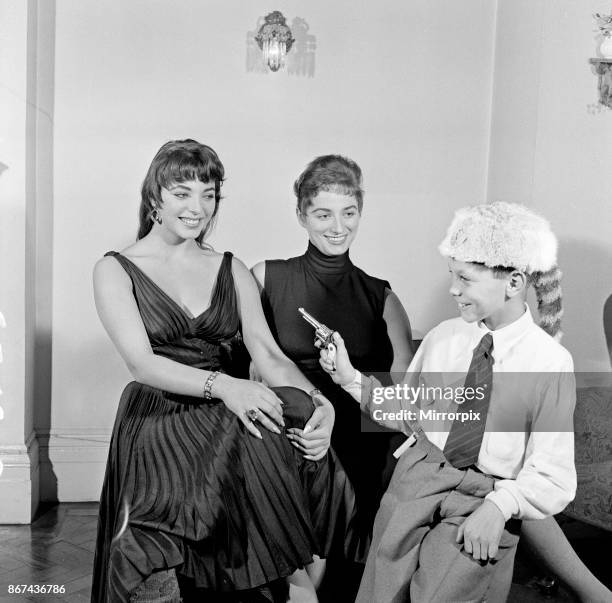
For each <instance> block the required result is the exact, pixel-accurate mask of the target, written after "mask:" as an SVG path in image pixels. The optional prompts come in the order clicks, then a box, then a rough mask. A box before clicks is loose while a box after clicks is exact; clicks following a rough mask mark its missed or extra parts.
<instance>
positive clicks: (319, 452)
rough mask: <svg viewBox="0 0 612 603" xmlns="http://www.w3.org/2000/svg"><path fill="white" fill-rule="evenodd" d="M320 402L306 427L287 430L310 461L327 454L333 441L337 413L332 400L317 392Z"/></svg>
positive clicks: (294, 442)
mask: <svg viewBox="0 0 612 603" xmlns="http://www.w3.org/2000/svg"><path fill="white" fill-rule="evenodd" d="M316 402H317V403H318V404H319V405H318V406H317V407H316V408H315V410H314V412H313V413H312V415H311V417H310V419H308V422H307V423H306V425H305V426H304V429H297V428H292V429H288V430H287V438H289V440H290V441H291V443H292V444H293V446H295V448H297V449H298V450H299V451H300V452H301V453H302V454H303V455H304V458H305V459H307V460H309V461H319V460H321V459H322V458H323V457H324V456H325V455H326V454H327V451H328V449H329V445H330V442H331V434H332V430H333V428H334V421H335V418H336V414H335V412H334V407H333V406H332V404H331V402H329V400H327V398H325V397H324V396H322V395H321V394H317V400H316Z"/></svg>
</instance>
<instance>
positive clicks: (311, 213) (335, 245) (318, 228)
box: [298, 191, 361, 255]
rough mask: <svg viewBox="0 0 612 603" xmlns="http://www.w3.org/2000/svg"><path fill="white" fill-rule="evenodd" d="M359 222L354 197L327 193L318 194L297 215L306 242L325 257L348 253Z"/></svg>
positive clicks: (359, 216)
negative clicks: (305, 232)
mask: <svg viewBox="0 0 612 603" xmlns="http://www.w3.org/2000/svg"><path fill="white" fill-rule="evenodd" d="M360 218H361V215H360V213H359V209H358V207H357V201H356V199H355V197H353V196H351V195H344V194H339V193H334V192H331V191H321V192H319V193H318V194H317V195H316V197H314V198H313V199H312V202H311V203H310V205H309V206H308V207H307V208H306V211H305V212H304V213H298V219H299V221H300V224H301V225H302V226H303V227H304V228H305V229H306V230H307V231H308V238H309V239H310V242H311V243H312V244H313V245H314V246H315V247H316V248H317V249H318V250H319V251H320V252H321V253H324V254H325V255H341V254H343V253H345V252H346V251H348V249H349V247H350V246H351V243H352V242H353V239H354V238H355V235H356V234H357V229H358V228H359V220H360Z"/></svg>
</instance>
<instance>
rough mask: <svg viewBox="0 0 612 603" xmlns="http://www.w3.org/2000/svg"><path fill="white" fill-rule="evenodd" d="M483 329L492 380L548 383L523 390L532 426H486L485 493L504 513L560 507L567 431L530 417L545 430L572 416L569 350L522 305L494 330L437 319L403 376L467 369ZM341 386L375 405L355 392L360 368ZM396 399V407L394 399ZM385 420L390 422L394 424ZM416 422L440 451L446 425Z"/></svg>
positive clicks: (524, 515) (568, 451) (565, 488)
mask: <svg viewBox="0 0 612 603" xmlns="http://www.w3.org/2000/svg"><path fill="white" fill-rule="evenodd" d="M487 332H490V333H491V335H492V337H493V358H494V360H495V363H494V365H493V373H494V379H495V373H503V372H507V373H553V375H552V376H551V379H550V382H549V387H546V388H543V390H540V391H538V392H537V393H535V392H534V397H531V396H529V401H530V403H533V402H537V404H538V407H537V409H535V411H534V413H533V416H534V417H535V420H534V422H535V429H534V422H532V430H531V433H523V432H516V431H515V432H501V431H485V433H484V436H483V442H482V445H481V448H480V453H479V456H478V462H477V463H476V464H477V466H478V468H479V469H480V470H481V471H483V472H484V473H488V474H491V475H496V476H499V477H501V478H503V479H500V480H499V481H497V482H496V484H495V490H494V491H493V492H491V493H490V494H488V495H487V497H486V498H487V499H488V500H490V501H491V502H493V503H495V504H496V505H497V507H498V508H499V509H500V510H501V512H502V514H503V515H504V518H505V519H506V520H507V519H509V518H510V517H517V518H521V519H542V518H544V517H548V516H550V515H554V514H556V513H559V512H560V511H562V510H563V509H564V508H565V506H566V505H567V504H568V503H569V502H570V501H571V500H572V499H573V498H574V495H575V493H576V470H575V466H574V433H573V431H569V430H566V431H538V430H537V422H538V421H539V422H540V425H543V426H544V428H547V429H550V425H554V424H555V421H556V420H558V419H559V417H561V418H563V417H566V418H568V419H569V421H571V417H573V413H574V406H575V402H576V386H575V379H574V375H573V370H574V367H573V361H572V357H571V355H570V353H569V352H568V351H567V350H566V349H565V348H564V347H563V346H561V345H560V344H559V343H557V342H556V341H555V340H554V339H553V338H552V337H550V336H549V335H548V334H546V333H545V332H544V331H543V330H542V329H541V328H540V327H538V326H537V325H536V324H535V323H534V321H533V318H532V316H531V312H530V311H529V308H528V307H526V311H525V313H524V314H523V315H522V316H521V317H520V318H519V319H518V320H516V321H514V322H513V323H511V324H509V325H507V326H505V327H503V328H501V329H497V330H495V331H489V330H488V329H487V328H486V326H485V325H484V324H482V323H467V322H465V321H464V320H463V319H461V318H456V319H451V320H447V321H444V322H442V323H440V324H439V325H438V326H437V327H435V328H434V329H432V330H431V331H430V332H429V333H428V334H427V336H426V337H425V339H424V340H423V342H422V343H421V346H420V347H419V350H418V351H417V353H416V354H415V356H414V358H413V360H412V362H411V363H410V366H409V367H408V372H407V374H406V375H407V378H408V379H409V380H411V381H414V378H415V376H416V377H418V376H419V375H420V374H421V373H449V372H451V373H466V372H467V370H468V368H469V365H470V362H471V360H472V351H473V349H474V348H475V347H476V345H477V344H478V342H479V341H480V339H481V338H482V337H483V335H485V333H487ZM527 381H528V382H530V383H532V384H533V383H535V381H532V382H531V381H529V379H527ZM505 383H508V380H507V381H506V382H505ZM364 385H365V384H364ZM344 389H345V390H346V391H347V392H348V393H350V394H351V395H352V396H353V398H355V399H356V400H358V401H359V402H360V403H361V405H362V407H363V408H364V410H366V411H367V412H370V414H371V413H372V411H373V410H374V409H375V408H377V407H375V406H374V405H373V403H372V396H363V397H362V379H361V375H360V373H357V376H356V379H355V381H353V382H352V383H350V384H348V385H346V386H345V387H344ZM522 393H523V395H524V394H525V392H522ZM535 397H537V400H534V398H535ZM496 398H498V402H499V393H498V395H497V396H496V388H495V382H494V386H493V390H492V394H491V404H490V406H489V408H490V410H491V409H492V408H495V400H496ZM397 404H398V408H397V409H398V410H400V407H401V403H400V402H399V401H398V402H397ZM404 407H405V405H404ZM387 408H388V407H387ZM436 408H437V407H436ZM498 408H500V406H499V404H498ZM437 409H438V408H437ZM438 410H446V409H438ZM387 426H391V427H394V428H396V429H397V424H395V425H391V424H389V423H387ZM423 428H424V430H425V433H426V435H427V437H428V439H429V440H430V441H431V442H432V443H433V444H435V445H436V446H438V447H439V448H440V449H441V450H443V449H444V445H445V443H446V440H447V438H448V431H439V430H436V431H428V430H427V425H425V424H424V425H423ZM449 429H450V424H449Z"/></svg>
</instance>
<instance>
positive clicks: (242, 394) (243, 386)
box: [218, 377, 285, 439]
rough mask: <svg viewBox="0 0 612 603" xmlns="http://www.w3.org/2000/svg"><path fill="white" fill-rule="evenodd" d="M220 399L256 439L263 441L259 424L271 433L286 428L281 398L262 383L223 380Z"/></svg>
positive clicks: (232, 379)
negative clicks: (257, 425)
mask: <svg viewBox="0 0 612 603" xmlns="http://www.w3.org/2000/svg"><path fill="white" fill-rule="evenodd" d="M219 385H220V386H221V388H222V389H221V388H219V390H221V391H219V390H218V391H219V397H220V398H221V399H222V400H223V403H224V404H225V406H227V407H228V408H229V409H230V410H231V411H232V412H233V413H234V414H235V415H236V416H237V417H238V418H239V419H240V420H241V421H242V423H243V424H244V426H245V427H246V429H247V430H248V431H249V432H250V433H251V434H253V435H254V436H255V437H257V438H259V439H261V437H262V436H261V432H260V431H259V429H258V428H257V427H256V424H257V423H259V424H260V425H263V426H264V427H265V428H266V429H268V430H269V431H272V432H274V433H280V429H279V428H278V426H281V427H284V426H285V422H284V420H283V407H282V404H283V403H282V402H281V400H280V398H279V397H278V396H277V395H276V394H275V393H274V392H273V391H272V390H271V389H270V388H269V387H266V386H265V385H263V384H262V383H256V382H254V381H247V380H246V379H234V378H232V377H229V378H227V377H226V378H225V379H223V382H222V384H221V383H220V384H219Z"/></svg>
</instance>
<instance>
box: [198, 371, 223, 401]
mask: <svg viewBox="0 0 612 603" xmlns="http://www.w3.org/2000/svg"><path fill="white" fill-rule="evenodd" d="M220 374H221V373H220V372H219V371H213V372H212V373H211V374H210V375H208V379H206V382H205V383H204V390H203V392H202V394H203V395H204V400H212V392H211V391H210V390H211V389H212V385H213V381H214V380H215V379H216V378H217V377H218V376H219V375H220Z"/></svg>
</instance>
